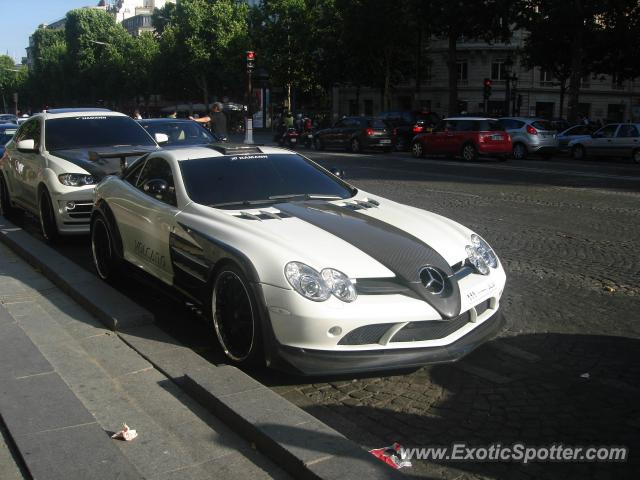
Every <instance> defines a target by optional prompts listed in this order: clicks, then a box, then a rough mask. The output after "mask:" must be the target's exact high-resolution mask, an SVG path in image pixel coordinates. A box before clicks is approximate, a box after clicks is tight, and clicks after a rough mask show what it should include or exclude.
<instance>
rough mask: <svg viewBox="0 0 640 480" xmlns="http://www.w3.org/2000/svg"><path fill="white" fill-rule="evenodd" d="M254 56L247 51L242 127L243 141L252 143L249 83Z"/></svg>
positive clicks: (250, 87)
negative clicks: (243, 126) (244, 108)
mask: <svg viewBox="0 0 640 480" xmlns="http://www.w3.org/2000/svg"><path fill="white" fill-rule="evenodd" d="M255 58H256V54H255V52H253V51H248V52H247V91H246V96H245V102H244V103H245V105H246V108H247V109H246V111H245V115H246V117H245V119H246V120H245V129H244V143H246V144H249V145H253V109H252V108H251V104H252V100H253V97H252V96H253V92H252V85H251V77H252V74H253V69H254V67H255Z"/></svg>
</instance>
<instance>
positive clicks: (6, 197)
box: [0, 174, 22, 219]
mask: <svg viewBox="0 0 640 480" xmlns="http://www.w3.org/2000/svg"><path fill="white" fill-rule="evenodd" d="M21 213H22V210H20V209H17V208H14V207H13V206H12V205H11V195H10V194H9V188H8V187H7V183H6V181H5V179H4V176H3V175H2V174H0V215H3V216H5V217H7V218H9V219H10V218H14V217H17V216H18V215H19V214H21Z"/></svg>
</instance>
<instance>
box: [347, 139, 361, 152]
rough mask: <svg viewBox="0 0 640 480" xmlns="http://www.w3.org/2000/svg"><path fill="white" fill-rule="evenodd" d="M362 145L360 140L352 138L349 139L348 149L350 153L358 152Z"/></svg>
mask: <svg viewBox="0 0 640 480" xmlns="http://www.w3.org/2000/svg"><path fill="white" fill-rule="evenodd" d="M361 150H362V147H361V146H360V140H358V139H357V138H354V139H352V140H351V145H350V151H351V153H360V151H361Z"/></svg>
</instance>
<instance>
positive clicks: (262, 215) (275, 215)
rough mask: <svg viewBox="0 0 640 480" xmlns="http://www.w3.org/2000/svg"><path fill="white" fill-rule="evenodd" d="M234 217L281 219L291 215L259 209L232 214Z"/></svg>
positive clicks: (260, 219)
mask: <svg viewBox="0 0 640 480" xmlns="http://www.w3.org/2000/svg"><path fill="white" fill-rule="evenodd" d="M233 216H234V217H237V218H241V219H243V220H259V221H262V220H282V219H283V218H291V215H289V214H288V213H284V212H269V211H266V210H260V213H250V212H240V213H239V214H234V215H233Z"/></svg>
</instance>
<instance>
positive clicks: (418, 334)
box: [390, 311, 471, 343]
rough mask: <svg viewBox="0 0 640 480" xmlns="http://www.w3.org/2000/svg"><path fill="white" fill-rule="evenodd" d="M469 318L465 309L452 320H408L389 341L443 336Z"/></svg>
mask: <svg viewBox="0 0 640 480" xmlns="http://www.w3.org/2000/svg"><path fill="white" fill-rule="evenodd" d="M470 318H471V315H470V314H469V312H468V311H466V312H464V313H463V314H461V315H458V316H457V317H456V318H454V319H452V320H429V321H425V322H410V323H408V324H407V325H406V326H405V327H404V328H403V329H402V330H400V331H398V333H396V334H395V335H394V336H393V338H392V339H391V342H390V343H398V342H420V341H422V340H437V339H440V338H444V337H446V336H448V335H451V334H452V333H453V332H455V331H456V330H458V329H460V328H461V327H463V326H465V325H466V324H467V323H469V320H470Z"/></svg>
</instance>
